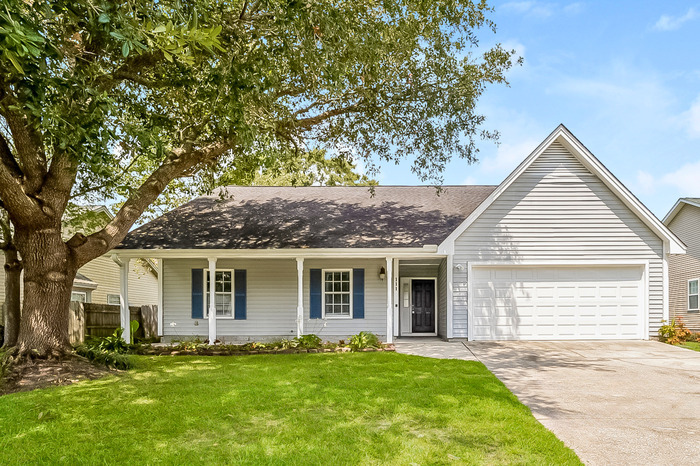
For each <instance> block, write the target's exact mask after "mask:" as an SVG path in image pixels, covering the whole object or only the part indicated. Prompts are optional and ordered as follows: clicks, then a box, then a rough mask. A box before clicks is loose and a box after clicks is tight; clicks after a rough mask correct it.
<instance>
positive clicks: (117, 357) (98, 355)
mask: <svg viewBox="0 0 700 466" xmlns="http://www.w3.org/2000/svg"><path fill="white" fill-rule="evenodd" d="M75 352H76V353H77V354H79V355H80V356H83V357H84V358H87V359H89V360H90V361H92V362H94V363H96V364H102V365H104V366H107V367H114V368H115V369H122V370H127V369H131V367H132V363H131V359H130V358H129V356H128V355H126V354H123V353H117V352H116V351H107V350H103V349H100V348H98V347H96V346H90V345H89V344H86V343H83V344H82V345H79V346H78V347H77V348H76V349H75Z"/></svg>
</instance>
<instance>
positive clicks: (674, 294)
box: [664, 197, 700, 332]
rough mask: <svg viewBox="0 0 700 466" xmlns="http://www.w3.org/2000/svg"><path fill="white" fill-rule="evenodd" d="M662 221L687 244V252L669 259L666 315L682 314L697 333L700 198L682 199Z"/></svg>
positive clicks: (699, 327)
mask: <svg viewBox="0 0 700 466" xmlns="http://www.w3.org/2000/svg"><path fill="white" fill-rule="evenodd" d="M664 224H665V225H666V226H667V227H668V228H669V229H670V230H671V231H672V232H673V233H674V234H675V235H676V236H678V238H680V240H681V241H683V243H685V245H686V246H687V247H688V252H687V254H679V255H677V254H671V255H670V256H669V258H668V275H669V317H670V318H674V317H682V318H683V322H685V324H686V326H687V327H688V328H689V329H691V330H693V331H695V332H700V306H699V303H698V290H699V289H700V198H690V197H686V198H682V199H679V200H678V202H676V204H675V205H674V206H673V208H672V209H671V211H670V212H669V213H668V214H667V215H666V217H664Z"/></svg>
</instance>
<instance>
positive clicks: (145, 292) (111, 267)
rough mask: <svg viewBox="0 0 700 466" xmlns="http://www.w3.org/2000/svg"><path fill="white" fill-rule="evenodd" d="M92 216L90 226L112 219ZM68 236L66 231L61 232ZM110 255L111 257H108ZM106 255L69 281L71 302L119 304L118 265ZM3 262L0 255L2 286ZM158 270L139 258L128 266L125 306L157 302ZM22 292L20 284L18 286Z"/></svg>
mask: <svg viewBox="0 0 700 466" xmlns="http://www.w3.org/2000/svg"><path fill="white" fill-rule="evenodd" d="M90 209H92V212H93V213H94V218H93V219H92V222H93V223H95V224H96V225H97V224H104V223H105V222H107V221H109V220H110V219H111V218H112V214H111V213H110V212H109V210H107V208H106V207H104V206H92V207H90ZM65 230H66V232H65V234H66V236H70V229H69V228H66V229H65ZM110 254H111V253H110ZM110 254H107V255H104V256H101V257H98V258H96V259H93V260H92V261H90V262H88V263H87V264H85V265H84V266H82V267H81V268H80V270H78V274H77V275H76V277H75V280H74V281H73V291H72V293H71V300H72V301H80V302H87V303H97V304H117V305H118V304H120V298H119V292H120V288H119V281H120V275H119V274H120V269H119V265H118V264H117V263H116V262H115V261H114V260H112V258H111V257H110ZM2 265H4V259H3V258H2V255H0V283H2V284H4V283H5V268H4V267H2ZM157 269H158V267H157V265H156V263H155V262H153V261H152V260H149V259H142V258H139V259H137V260H134V261H132V262H131V273H130V274H129V289H130V290H131V293H130V294H129V305H131V306H142V305H152V304H156V303H157V302H158V270H157ZM20 286H21V287H22V288H23V287H24V284H23V283H21V282H20ZM4 302H5V287H4V285H0V303H4Z"/></svg>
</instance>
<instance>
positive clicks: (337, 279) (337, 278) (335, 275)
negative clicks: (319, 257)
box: [333, 272, 340, 282]
mask: <svg viewBox="0 0 700 466" xmlns="http://www.w3.org/2000/svg"><path fill="white" fill-rule="evenodd" d="M333 280H335V281H337V282H339V281H340V272H333Z"/></svg>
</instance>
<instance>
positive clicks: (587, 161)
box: [438, 125, 686, 254]
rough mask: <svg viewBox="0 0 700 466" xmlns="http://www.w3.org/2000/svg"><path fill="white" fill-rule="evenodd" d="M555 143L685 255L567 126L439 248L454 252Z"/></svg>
mask: <svg viewBox="0 0 700 466" xmlns="http://www.w3.org/2000/svg"><path fill="white" fill-rule="evenodd" d="M554 142H560V143H561V144H563V145H564V147H566V148H567V149H568V150H569V152H570V153H571V154H572V155H573V156H574V157H575V158H576V159H577V160H578V161H579V162H581V164H583V166H584V167H586V168H587V169H588V170H589V171H590V172H591V173H593V174H594V175H595V176H597V177H598V178H599V179H600V180H601V181H602V182H603V184H605V185H606V186H607V187H608V189H610V190H611V191H612V192H613V193H614V194H615V195H616V196H617V197H618V198H619V199H620V200H621V201H622V202H623V203H624V204H625V205H626V206H627V208H629V209H630V210H631V211H632V212H634V213H635V214H636V215H637V217H639V219H640V220H641V221H642V222H644V224H645V225H647V227H649V228H650V229H651V230H652V231H653V232H654V233H656V235H657V236H659V237H660V238H662V239H664V240H666V241H668V242H669V248H670V249H669V252H670V253H671V254H685V251H686V247H685V245H684V244H683V242H682V241H681V240H679V239H678V238H677V237H676V235H674V234H673V233H672V232H671V231H670V230H669V229H668V228H667V227H666V225H664V224H663V223H662V222H661V221H660V220H659V219H657V218H656V217H655V216H654V214H652V213H651V212H650V211H649V209H647V208H646V206H644V204H642V203H641V202H640V201H639V200H638V199H637V198H636V197H635V196H634V195H633V194H632V193H631V192H630V191H629V190H628V189H627V188H626V187H625V186H624V185H623V184H622V183H621V182H620V181H619V180H618V179H617V178H615V176H614V175H613V174H612V173H610V171H609V170H608V169H607V168H606V167H605V166H604V165H603V164H602V163H601V162H600V161H599V160H598V159H597V158H596V157H595V156H594V155H593V154H592V153H591V152H590V151H588V149H587V148H586V147H585V146H584V145H583V144H581V142H580V141H579V140H578V139H576V137H575V136H574V135H573V134H572V133H571V132H570V131H569V130H568V129H567V128H566V127H565V126H564V125H559V126H558V127H557V128H556V129H555V130H554V131H553V132H552V133H551V134H550V135H549V136H547V138H546V139H545V140H544V141H542V143H541V144H540V145H539V146H538V147H537V148H536V149H535V150H534V151H533V152H532V153H531V154H530V155H529V156H528V157H527V158H526V159H525V160H524V161H523V162H522V163H521V164H520V165H519V166H518V167H517V168H516V169H515V170H514V171H513V172H512V173H511V174H510V175H508V177H507V178H506V179H505V180H504V181H503V182H502V183H501V184H500V185H499V186H498V187H497V188H496V189H495V190H494V191H493V192H492V193H491V194H490V195H489V197H487V198H486V199H485V200H484V201H483V202H482V203H481V204H480V205H479V207H477V208H476V209H475V210H474V211H473V212H472V213H471V214H470V215H469V216H468V217H467V218H466V219H465V220H464V222H462V224H461V225H459V226H458V227H457V228H456V229H455V230H454V231H453V232H452V233H450V235H449V236H448V237H447V238H446V239H445V240H444V241H443V242H442V243H441V244H440V245H439V246H438V252H439V253H442V254H446V253H448V251H452V250H453V248H454V242H455V240H456V239H457V238H459V236H460V235H461V234H462V233H464V232H465V231H466V230H467V228H469V226H470V225H471V224H472V223H474V222H475V221H476V219H477V218H479V217H480V216H481V214H483V213H484V212H485V211H486V209H488V207H489V206H490V205H491V204H493V203H494V202H495V201H496V199H498V198H499V197H500V196H501V194H503V192H504V191H505V190H506V189H508V187H509V186H510V185H511V184H513V182H515V180H517V179H518V178H519V177H520V175H522V174H523V172H525V170H527V169H528V168H529V167H530V165H532V163H533V162H534V161H535V160H537V158H538V157H539V156H540V155H542V153H543V152H544V151H545V150H546V149H547V148H548V147H549V146H551V145H552V143H554Z"/></svg>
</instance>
